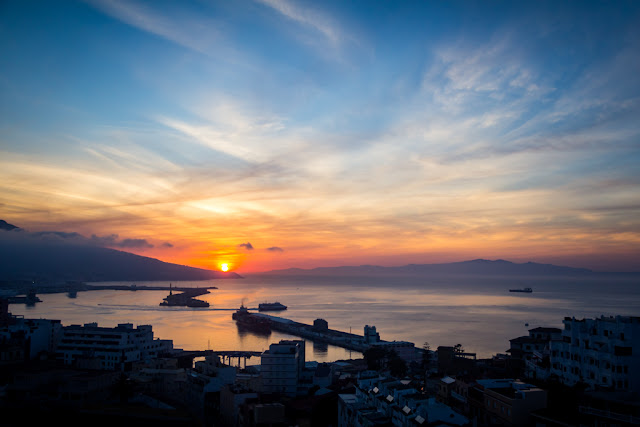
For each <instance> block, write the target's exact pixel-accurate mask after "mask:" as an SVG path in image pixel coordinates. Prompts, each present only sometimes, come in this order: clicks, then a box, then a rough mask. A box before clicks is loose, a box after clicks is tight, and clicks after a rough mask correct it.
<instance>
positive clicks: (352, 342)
mask: <svg viewBox="0 0 640 427" xmlns="http://www.w3.org/2000/svg"><path fill="white" fill-rule="evenodd" d="M233 319H234V320H235V321H236V322H237V323H238V325H242V326H246V327H247V328H248V329H251V328H253V327H255V328H258V330H259V331H260V332H262V331H263V330H264V329H265V328H269V329H271V330H274V331H279V332H285V333H287V334H290V335H295V336H298V337H301V338H308V339H309V340H311V341H315V342H323V343H327V344H331V345H335V346H336V347H342V348H346V349H348V350H354V351H359V352H364V351H366V350H367V349H369V347H371V345H372V342H370V341H367V339H366V337H365V336H362V335H357V334H352V333H349V332H342V331H337V330H335V329H329V328H328V327H327V323H326V322H325V321H324V320H322V319H318V320H317V321H316V322H314V324H313V325H307V324H306V323H301V322H296V321H294V320H290V319H285V318H283V317H277V316H270V315H268V314H262V313H250V312H248V311H247V309H246V308H244V307H242V308H241V309H240V310H238V311H237V312H235V313H234V315H233ZM378 342H380V341H378Z"/></svg>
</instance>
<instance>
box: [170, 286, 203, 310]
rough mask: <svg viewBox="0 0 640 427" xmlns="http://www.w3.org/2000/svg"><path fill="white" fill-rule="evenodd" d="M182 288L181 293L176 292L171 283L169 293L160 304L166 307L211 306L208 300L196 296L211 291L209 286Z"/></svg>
mask: <svg viewBox="0 0 640 427" xmlns="http://www.w3.org/2000/svg"><path fill="white" fill-rule="evenodd" d="M165 289H166V288H165ZM181 289H182V293H181V294H174V293H173V288H172V286H171V285H169V295H168V296H167V297H166V298H165V299H164V301H162V302H161V303H160V305H161V306H164V307H209V303H208V302H206V301H202V300H199V299H196V298H195V297H197V296H200V295H205V294H209V293H211V292H209V290H208V289H207V288H181Z"/></svg>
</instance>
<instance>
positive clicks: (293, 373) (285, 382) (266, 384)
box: [260, 340, 305, 396]
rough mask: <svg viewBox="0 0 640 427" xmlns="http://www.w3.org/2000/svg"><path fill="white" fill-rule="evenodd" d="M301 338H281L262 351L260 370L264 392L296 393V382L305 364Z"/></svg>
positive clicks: (288, 394) (300, 376)
mask: <svg viewBox="0 0 640 427" xmlns="http://www.w3.org/2000/svg"><path fill="white" fill-rule="evenodd" d="M304 344H305V343H304V341H303V340H281V341H280V342H279V343H278V344H271V345H270V346H269V350H266V351H265V352H264V353H262V356H261V363H260V372H261V376H262V390H263V391H264V392H265V393H281V394H284V395H287V396H296V395H297V394H298V382H299V380H300V379H301V378H302V374H303V370H304V366H305V345H304Z"/></svg>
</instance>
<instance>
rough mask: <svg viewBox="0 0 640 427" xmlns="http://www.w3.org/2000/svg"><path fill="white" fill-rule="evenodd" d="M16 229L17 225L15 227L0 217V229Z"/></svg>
mask: <svg viewBox="0 0 640 427" xmlns="http://www.w3.org/2000/svg"><path fill="white" fill-rule="evenodd" d="M15 229H18V227H16V226H15V225H13V224H9V223H8V222H7V221H5V220H3V219H0V230H15Z"/></svg>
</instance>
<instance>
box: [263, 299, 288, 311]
mask: <svg viewBox="0 0 640 427" xmlns="http://www.w3.org/2000/svg"><path fill="white" fill-rule="evenodd" d="M286 309H287V306H286V305H284V304H280V303H279V302H277V301H276V302H263V303H262V304H258V311H278V310H286Z"/></svg>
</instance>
